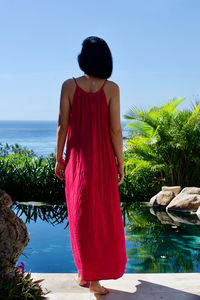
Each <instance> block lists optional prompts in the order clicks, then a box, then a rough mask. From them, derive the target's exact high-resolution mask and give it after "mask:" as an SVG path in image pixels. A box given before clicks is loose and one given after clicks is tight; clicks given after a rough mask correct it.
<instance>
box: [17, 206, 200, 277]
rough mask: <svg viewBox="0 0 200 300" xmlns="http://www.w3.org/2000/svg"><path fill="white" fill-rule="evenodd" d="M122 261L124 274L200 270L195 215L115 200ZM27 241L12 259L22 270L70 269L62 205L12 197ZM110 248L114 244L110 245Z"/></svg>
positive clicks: (199, 234) (72, 270)
mask: <svg viewBox="0 0 200 300" xmlns="http://www.w3.org/2000/svg"><path fill="white" fill-rule="evenodd" d="M121 207H122V214H123V219H124V226H125V235H126V249H127V258H128V262H127V265H126V270H125V272H126V273H172V272H173V273H178V272H182V273H183V272H199V271H200V226H199V225H200V220H199V218H198V216H197V215H196V214H192V215H189V214H178V215H177V214H176V215H175V214H171V215H169V214H167V213H166V212H165V211H159V210H157V211H154V210H152V209H150V208H149V207H148V206H147V205H144V204H137V203H131V204H129V203H121ZM12 209H13V211H14V212H15V213H16V214H17V216H18V217H20V218H21V219H22V220H23V221H24V223H25V224H26V226H27V229H28V232H29V233H30V242H29V243H28V245H27V247H26V248H25V249H24V251H23V253H22V254H21V256H20V257H19V259H18V263H19V264H20V263H21V262H24V264H25V271H26V272H29V271H30V272H34V273H76V272H77V269H76V266H75V264H74V260H73V254H72V249H71V242H70V234H69V226H68V220H67V208H66V204H63V205H56V204H55V205H50V204H45V203H42V202H39V203H22V202H21V203H20V202H15V203H14V204H13V206H12ZM113 251H114V249H113Z"/></svg>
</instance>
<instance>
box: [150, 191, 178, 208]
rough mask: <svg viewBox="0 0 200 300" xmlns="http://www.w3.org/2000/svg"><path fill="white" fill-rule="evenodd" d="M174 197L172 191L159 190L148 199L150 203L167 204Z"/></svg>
mask: <svg viewBox="0 0 200 300" xmlns="http://www.w3.org/2000/svg"><path fill="white" fill-rule="evenodd" d="M174 197H175V193H174V192H172V191H160V192H159V193H158V194H156V195H155V196H153V197H152V198H151V199H150V205H159V206H167V205H168V204H169V203H170V202H171V200H172V199H173V198H174Z"/></svg>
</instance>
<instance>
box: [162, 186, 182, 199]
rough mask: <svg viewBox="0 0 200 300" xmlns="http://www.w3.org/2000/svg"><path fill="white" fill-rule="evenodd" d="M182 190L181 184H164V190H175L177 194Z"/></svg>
mask: <svg viewBox="0 0 200 300" xmlns="http://www.w3.org/2000/svg"><path fill="white" fill-rule="evenodd" d="M180 190H181V186H179V185H177V186H162V191H163V192H166V191H171V192H174V194H175V196H176V195H177V194H178V193H179V192H180Z"/></svg>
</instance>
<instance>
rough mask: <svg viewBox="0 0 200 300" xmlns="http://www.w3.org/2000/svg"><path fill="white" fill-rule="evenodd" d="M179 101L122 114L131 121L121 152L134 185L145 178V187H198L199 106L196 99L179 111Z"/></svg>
mask: <svg viewBox="0 0 200 300" xmlns="http://www.w3.org/2000/svg"><path fill="white" fill-rule="evenodd" d="M183 100H185V98H178V99H177V98H174V99H172V100H170V101H168V102H167V103H165V104H164V105H162V106H160V107H156V106H154V107H152V108H151V109H149V110H145V109H144V108H141V109H140V108H139V107H137V106H133V107H132V108H131V109H130V111H129V112H128V114H126V115H124V117H125V118H126V119H128V120H131V122H130V123H129V124H127V126H128V127H129V128H130V130H131V134H130V136H129V140H128V142H127V143H126V144H125V149H124V150H125V153H126V155H127V157H128V158H127V161H126V167H127V169H128V173H129V176H132V179H133V180H132V181H133V182H134V180H135V178H137V176H139V178H140V179H138V182H143V181H144V178H146V179H147V182H148V181H149V186H150V185H151V184H152V183H153V184H156V186H160V185H163V184H164V185H180V186H181V187H185V186H192V185H193V186H200V173H199V170H200V126H199V125H200V114H199V110H200V104H199V102H198V101H197V100H196V101H195V103H192V106H191V108H188V109H183V110H179V109H178V108H177V106H178V104H179V103H181V102H182V101H183ZM148 170H149V171H148ZM146 171H147V174H146ZM148 172H149V173H148ZM153 174H154V175H153ZM151 175H152V176H151ZM150 194H151V192H149V196H150Z"/></svg>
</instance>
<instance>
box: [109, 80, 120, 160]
mask: <svg viewBox="0 0 200 300" xmlns="http://www.w3.org/2000/svg"><path fill="white" fill-rule="evenodd" d="M109 110H110V111H109V114H110V136H111V140H112V144H113V146H114V150H115V155H116V156H117V161H118V165H124V159H123V136H122V128H121V121H120V91H119V86H118V85H117V84H116V83H115V88H114V93H113V95H112V97H111V99H110V103H109Z"/></svg>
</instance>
